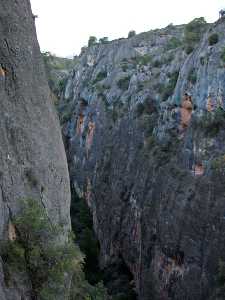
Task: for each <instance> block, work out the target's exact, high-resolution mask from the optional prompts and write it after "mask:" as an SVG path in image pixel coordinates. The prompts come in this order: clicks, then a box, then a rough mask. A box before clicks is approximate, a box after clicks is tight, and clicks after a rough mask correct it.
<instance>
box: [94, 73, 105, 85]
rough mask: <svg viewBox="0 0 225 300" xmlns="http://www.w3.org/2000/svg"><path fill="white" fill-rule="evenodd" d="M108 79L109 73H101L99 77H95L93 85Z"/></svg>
mask: <svg viewBox="0 0 225 300" xmlns="http://www.w3.org/2000/svg"><path fill="white" fill-rule="evenodd" d="M106 77H107V72H106V71H100V72H99V73H98V74H97V76H96V77H95V79H94V81H93V84H95V83H97V82H99V81H102V80H103V79H104V78H106Z"/></svg>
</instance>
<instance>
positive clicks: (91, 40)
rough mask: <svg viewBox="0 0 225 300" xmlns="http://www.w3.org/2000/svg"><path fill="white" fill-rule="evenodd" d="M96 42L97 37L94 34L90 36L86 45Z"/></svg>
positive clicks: (89, 45)
mask: <svg viewBox="0 0 225 300" xmlns="http://www.w3.org/2000/svg"><path fill="white" fill-rule="evenodd" d="M96 44H97V38H96V37H95V36H90V37H89V40H88V47H91V46H93V45H96Z"/></svg>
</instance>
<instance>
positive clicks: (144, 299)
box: [59, 19, 225, 300]
mask: <svg viewBox="0 0 225 300" xmlns="http://www.w3.org/2000/svg"><path fill="white" fill-rule="evenodd" d="M212 33H218V35H219V42H218V43H217V44H215V45H213V46H209V43H208V37H209V36H210V35H211V34H212ZM183 37H184V26H183V25H182V26H168V27H167V28H165V29H160V30H155V31H150V32H147V33H143V34H140V35H137V36H135V37H132V38H129V39H121V40H116V41H112V42H111V43H109V44H106V45H96V46H93V47H89V48H88V49H87V50H85V51H84V52H83V53H82V54H81V55H80V57H79V62H78V63H77V65H76V67H75V68H74V70H73V72H72V73H71V75H70V77H69V78H68V82H67V86H66V89H65V92H64V95H63V97H62V99H61V103H60V106H59V112H60V117H61V121H62V123H63V133H64V137H65V143H66V147H67V152H68V159H69V167H70V174H71V181H72V182H73V184H74V187H75V189H76V191H77V192H78V194H79V195H81V196H84V197H85V198H86V201H87V203H88V205H89V206H90V208H91V210H92V213H93V220H94V226H95V231H96V233H97V235H98V238H99V241H100V244H101V265H102V267H105V266H107V265H110V264H111V263H113V262H115V261H117V260H119V257H122V258H123V260H124V261H125V263H126V265H127V266H128V267H129V270H130V271H131V272H132V274H133V276H134V280H135V284H136V289H137V292H138V295H139V299H141V300H149V299H164V300H165V299H174V300H175V299H176V300H178V299H179V300H181V299H186V300H187V299H190V300H200V299H202V300H203V299H204V300H206V299H210V297H211V299H215V297H214V296H213V295H214V292H215V289H216V278H217V274H218V263H219V260H225V254H224V247H225V234H224V232H225V218H224V214H225V202H224V192H225V188H224V169H225V165H224V156H223V155H224V152H225V143H224V134H225V119H224V112H223V109H224V104H225V90H224V89H225V68H224V62H223V61H222V59H221V54H222V52H223V51H224V48H225V21H224V19H221V20H219V21H218V22H216V23H215V24H210V25H209V24H208V25H207V26H206V27H205V33H204V35H203V37H202V38H201V40H200V41H199V44H198V45H197V46H196V48H195V50H194V51H193V52H192V53H191V54H186V53H185V51H184V48H183ZM172 38H176V39H178V40H180V42H181V43H180V45H178V46H176V47H172V49H171V47H170V46H169V45H170V43H171V39H172ZM121 79H122V80H121ZM174 83H175V84H174ZM173 84H174V87H172V92H171V85H172V86H173ZM165 88H167V89H165ZM169 88H170V92H169V93H168V89H169Z"/></svg>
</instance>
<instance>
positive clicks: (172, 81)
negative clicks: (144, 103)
mask: <svg viewBox="0 0 225 300" xmlns="http://www.w3.org/2000/svg"><path fill="white" fill-rule="evenodd" d="M178 76H179V71H175V72H173V73H171V74H169V77H170V78H169V82H168V84H167V85H166V86H164V88H163V90H162V100H163V101H165V100H167V99H168V98H169V97H170V96H172V94H173V92H174V89H175V87H176V84H177V79H178Z"/></svg>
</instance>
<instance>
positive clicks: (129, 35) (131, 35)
mask: <svg viewBox="0 0 225 300" xmlns="http://www.w3.org/2000/svg"><path fill="white" fill-rule="evenodd" d="M135 35H136V32H135V30H131V31H130V32H129V33H128V39H129V38H132V37H134V36H135Z"/></svg>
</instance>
